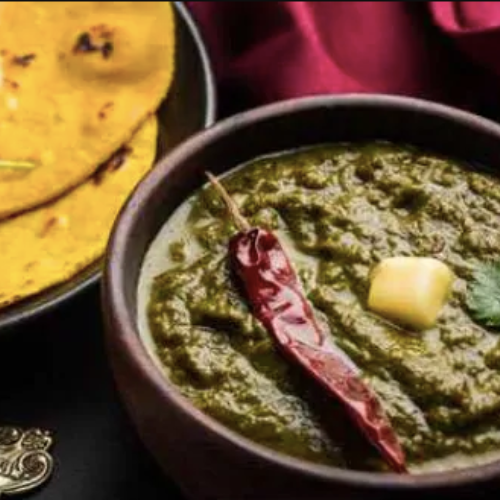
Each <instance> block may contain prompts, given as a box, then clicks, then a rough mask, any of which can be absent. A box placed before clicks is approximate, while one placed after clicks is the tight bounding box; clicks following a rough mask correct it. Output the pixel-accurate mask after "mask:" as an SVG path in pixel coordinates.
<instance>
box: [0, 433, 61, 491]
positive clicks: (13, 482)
mask: <svg viewBox="0 0 500 500" xmlns="http://www.w3.org/2000/svg"><path fill="white" fill-rule="evenodd" d="M51 446H52V436H51V434H50V433H49V432H47V431H42V430H40V429H28V430H23V429H20V428H18V427H0V497H2V496H3V495H15V494H18V493H24V492H27V491H30V490H32V489H33V488H36V487H38V486H40V485H42V484H43V483H44V482H45V481H47V480H48V479H49V477H50V476H51V474H52V470H53V468H54V461H53V459H52V457H51V455H50V454H49V453H48V450H49V448H50V447H51Z"/></svg>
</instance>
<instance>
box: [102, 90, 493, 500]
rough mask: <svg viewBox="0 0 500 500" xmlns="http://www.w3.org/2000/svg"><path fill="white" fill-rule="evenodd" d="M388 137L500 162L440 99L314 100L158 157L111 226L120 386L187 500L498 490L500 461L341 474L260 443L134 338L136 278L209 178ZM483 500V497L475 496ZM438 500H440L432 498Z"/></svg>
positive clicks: (238, 121)
mask: <svg viewBox="0 0 500 500" xmlns="http://www.w3.org/2000/svg"><path fill="white" fill-rule="evenodd" d="M373 139H386V140H390V141H395V142H404V143H411V144H414V145H416V146H421V147H423V148H427V149H430V150H433V151H435V152H441V153H444V154H448V155H452V156H454V157H458V158H461V159H464V160H470V161H473V162H478V163H482V164H485V165H489V166H491V167H493V168H499V167H500V126H498V125H496V124H495V123H493V122H490V121H487V120H485V119H482V118H479V117H477V116H474V115H471V114H467V113H464V112H461V111H458V110H456V109H452V108H448V107H444V106H440V105H437V104H433V103H429V102H424V101H419V100H414V99H406V98H400V97H389V96H376V95H365V96H345V97H315V98H307V99H299V100H293V101H288V102H282V103H278V104H274V105H271V106H266V107H263V108H260V109H256V110H253V111H250V112H246V113H243V114H240V115H237V116H234V117H232V118H229V119H226V120H224V121H222V122H220V123H219V124H217V125H215V126H214V127H212V128H210V129H208V130H206V131H204V132H202V133H199V134H197V135H196V136H194V137H193V138H191V139H190V140H188V141H187V142H185V143H184V144H182V145H181V146H179V147H178V148H176V149H175V151H173V152H172V153H171V154H169V155H168V156H167V157H166V158H164V159H163V160H162V161H161V162H160V164H159V165H158V167H157V168H156V169H155V170H154V171H153V172H151V174H149V175H148V176H147V177H146V178H145V180H144V181H143V182H142V183H141V184H140V185H139V187H138V188H137V189H136V191H135V192H134V194H133V196H132V197H131V199H130V200H129V202H128V203H127V205H126V206H125V207H124V210H123V211H122V213H121V216H120V217H119V220H118V223H117V225H116V226H115V230H114V233H113V235H112V238H111V241H110V245H109V248H108V252H107V260H106V265H105V277H104V289H103V306H104V311H105V317H106V322H107V343H108V347H109V355H110V358H111V361H112V366H113V369H114V373H115V375H116V380H117V382H118V386H119V388H120V390H121V393H122V395H123V398H124V401H125V403H126V406H127V408H128V410H129V412H130V415H131V416H132V419H133V420H134V422H135V424H136V425H137V428H138V430H139V433H140V435H141V436H142V438H143V440H144V442H145V443H146V445H147V446H148V447H149V449H150V450H151V451H152V452H153V454H154V455H155V456H156V458H157V459H158V461H159V463H160V464H161V465H162V466H163V467H164V469H165V471H166V472H167V473H168V474H169V475H170V476H171V477H172V478H174V479H175V480H176V481H177V482H178V483H179V485H180V486H181V488H182V489H183V491H184V492H185V494H186V495H187V496H188V498H191V499H193V500H195V499H196V500H202V499H203V500H208V499H214V500H215V499H217V500H239V499H252V500H331V499H336V500H339V499H343V498H349V499H351V498H356V499H363V500H368V499H372V500H373V499H388V498H403V496H402V495H404V498H405V499H409V498H412V499H413V498H415V499H416V498H419V499H420V500H421V499H422V498H423V496H422V495H425V494H431V493H433V494H436V495H439V498H440V499H443V498H447V499H448V498H450V499H451V498H455V499H456V498H462V497H470V496H472V495H474V496H475V497H477V496H478V493H477V491H478V488H479V490H480V491H481V494H485V493H486V491H487V490H488V488H489V489H491V490H494V489H495V488H496V487H498V486H500V463H499V462H497V463H492V464H490V465H487V466H481V467H476V468H473V469H467V470H463V471H458V472H450V473H439V474H433V475H431V474H428V475H422V476H410V475H408V476H398V475H395V474H377V473H368V472H357V471H348V470H340V469H337V468H333V467H327V466H320V465H314V464H311V463H308V462H305V461H301V460H298V459H295V458H291V457H288V456H285V455H283V454H280V453H278V452H274V451H272V450H270V449H267V448H265V447H262V446H260V445H258V444H255V443H253V442H251V441H249V440H247V439H245V438H243V437H241V436H240V435H238V434H236V433H234V432H232V431H231V430H229V429H228V428H226V427H224V426H222V425H220V424H219V423H217V422H216V421H215V420H213V419H212V418H210V417H208V416H207V415H205V414H203V413H201V412H200V411H199V410H197V409H196V408H195V407H194V406H193V405H192V404H190V402H188V401H187V400H185V399H184V398H183V397H181V395H180V394H179V392H178V391H177V390H176V389H175V387H174V386H173V385H172V384H170V383H169V382H168V380H166V378H165V377H164V376H163V375H162V373H161V372H160V370H159V369H158V368H157V365H156V364H155V362H153V360H152V357H150V355H149V354H148V352H147V351H146V349H145V347H144V344H143V343H142V341H141V338H140V337H139V333H138V326H137V321H136V313H137V310H136V309H137V306H136V303H137V293H136V288H137V281H138V277H139V272H140V266H141V262H142V261H143V258H144V255H145V252H146V251H147V249H148V246H149V244H150V243H151V241H152V239H153V238H154V237H155V235H156V234H157V232H158V230H159V228H160V227H161V226H162V224H163V223H164V222H165V221H166V220H167V219H168V218H169V216H170V214H171V213H172V212H173V210H174V209H175V208H176V207H177V206H178V205H179V204H180V203H182V202H183V201H184V200H185V199H186V197H188V196H189V195H191V194H192V193H193V191H194V190H195V189H197V188H199V187H200V186H201V185H202V184H204V183H205V177H204V171H205V170H211V171H212V172H214V173H221V172H224V171H225V170H227V169H230V168H232V167H233V166H235V165H237V164H240V163H242V162H245V161H247V160H250V159H252V158H254V157H256V156H259V155H263V154H266V153H270V152H276V151H281V150H286V149H290V148H296V147H298V146H304V145H312V144H315V143H322V142H336V141H358V140H373ZM479 496H480V495H479ZM435 498H438V496H436V497H435Z"/></svg>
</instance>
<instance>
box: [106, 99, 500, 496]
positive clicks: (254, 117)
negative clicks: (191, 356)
mask: <svg viewBox="0 0 500 500" xmlns="http://www.w3.org/2000/svg"><path fill="white" fill-rule="evenodd" d="M356 105H358V106H359V105H363V106H364V107H366V108H370V107H373V108H377V107H384V108H393V109H405V110H408V111H412V112H417V113H419V112H420V113H423V114H424V116H425V115H426V114H427V115H434V116H438V117H440V118H443V119H445V120H449V121H450V120H451V121H455V122H459V123H461V124H463V125H466V126H468V127H470V128H474V129H476V130H477V131H479V132H484V133H487V134H490V135H495V136H497V137H498V140H499V141H500V125H499V124H497V123H495V122H493V121H491V120H489V119H486V118H482V117H480V116H478V115H475V114H473V113H470V112H467V111H462V110H459V109H457V108H453V107H450V106H447V105H443V104H438V103H435V102H432V101H426V100H423V99H417V98H411V97H403V96H394V95H385V94H345V95H341V96H332V95H317V96H312V97H301V98H295V99H290V100H286V101H280V102H277V103H273V104H269V105H265V106H261V107H258V108H255V109H252V110H250V111H245V112H242V113H239V114H237V115H234V116H231V117H228V118H226V119H224V120H222V121H220V122H218V123H216V124H215V125H213V126H212V127H210V128H208V129H205V130H203V131H201V132H198V133H197V134H195V135H194V136H192V137H191V138H189V139H188V140H187V141H185V142H183V143H182V144H180V145H179V146H177V147H176V148H175V149H174V150H172V151H171V152H170V153H169V154H168V155H166V156H165V157H164V158H163V159H162V160H161V161H160V162H159V164H158V165H157V167H156V168H155V169H154V170H152V171H151V172H150V173H149V174H148V175H147V176H146V177H145V178H144V179H143V180H142V181H141V183H140V184H139V185H138V186H137V188H136V189H135V191H134V192H133V194H132V196H131V197H130V198H129V200H128V202H127V203H126V205H125V206H124V207H123V209H122V212H121V213H120V215H119V217H118V219H117V222H116V224H115V227H114V230H113V232H112V235H111V238H110V241H109V246H108V250H107V252H106V260H105V269H104V277H103V294H102V300H103V305H104V311H105V314H106V319H107V321H108V325H109V327H110V328H108V333H107V335H108V336H109V337H108V338H109V340H110V341H111V343H112V344H113V345H115V342H116V344H117V345H118V346H120V348H121V349H122V350H124V352H125V353H126V355H127V356H128V358H129V359H130V360H132V361H133V362H134V363H135V365H136V367H137V368H138V369H139V370H140V371H141V374H142V375H143V376H144V377H145V379H146V380H147V381H148V383H149V384H151V385H152V386H153V387H154V388H155V389H156V390H157V391H159V392H160V393H161V394H162V397H163V398H164V399H166V400H169V401H170V403H171V404H173V405H175V406H176V407H177V409H179V410H180V411H181V412H182V413H183V417H184V418H185V421H186V422H189V423H190V424H195V425H201V426H203V427H204V428H205V429H206V430H208V431H209V432H211V433H213V434H215V435H216V436H217V437H218V438H219V439H221V440H223V441H226V442H228V443H230V444H231V445H232V446H235V447H237V448H239V451H240V452H243V453H246V454H248V455H250V456H253V458H257V459H260V460H262V461H263V462H264V463H272V464H273V465H274V466H278V467H282V468H285V469H287V470H288V471H289V472H293V473H298V474H306V475H308V476H310V477H311V478H315V479H318V480H320V481H323V482H331V483H332V484H334V483H335V484H338V485H343V486H346V487H356V488H365V489H372V488H376V489H379V490H401V491H404V490H406V491H408V490H411V491H415V490H427V489H432V490H433V491H435V490H439V489H443V488H456V487H460V486H471V485H473V484H475V485H477V484H478V483H483V482H486V481H489V480H492V479H494V478H500V460H497V461H494V462H491V463H488V464H484V465H478V466H475V467H471V468H466V469H462V470H457V471H447V472H436V473H423V474H419V475H399V474H395V473H376V472H363V471H354V470H347V469H340V468H336V467H332V466H327V465H320V464H314V463H312V462H308V461H305V460H301V459H298V458H294V457H291V456H288V455H286V454H284V453H281V452H277V451H274V450H272V449H270V448H267V447H265V446H263V445H260V444H258V443H255V442H253V441H251V440H250V439H247V438H245V437H244V436H241V435H240V434H238V433H237V432H235V431H233V430H231V429H229V428H228V427H226V426H224V425H222V424H220V423H219V422H217V421H216V420H215V419H213V418H212V417H210V416H208V415H207V414H205V413H203V412H202V411H200V410H198V409H197V408H196V407H195V406H194V405H193V404H192V403H191V402H189V401H188V400H187V399H186V398H184V397H183V396H182V395H181V393H180V392H179V391H178V390H177V389H176V387H175V386H174V385H173V384H171V383H170V382H169V381H168V380H167V378H166V377H165V376H164V375H163V374H162V373H161V371H160V369H159V368H158V367H157V366H156V364H155V363H154V361H153V359H152V358H151V356H150V355H149V354H148V353H147V351H146V348H145V346H144V344H143V342H142V341H141V340H140V336H139V332H138V328H137V327H136V318H134V317H133V315H132V314H131V312H130V311H129V309H128V307H127V301H126V297H125V293H124V282H123V277H124V276H123V270H125V269H127V266H126V259H125V248H126V245H127V244H128V243H129V242H130V241H131V237H132V235H133V228H134V226H135V225H136V224H137V223H139V222H140V220H141V218H142V217H143V215H142V212H143V210H144V209H145V208H146V205H147V203H146V200H148V199H150V198H151V197H152V196H154V194H155V192H156V191H157V190H160V189H161V186H162V183H163V179H165V177H166V176H167V175H168V174H169V172H170V171H171V170H173V169H175V168H176V166H177V165H178V164H181V163H182V162H183V160H184V159H185V158H187V157H189V156H191V155H192V154H193V152H194V151H199V150H200V149H203V148H204V147H206V146H207V145H208V144H210V143H211V142H212V141H214V140H218V139H219V138H221V137H224V136H227V135H231V133H232V131H234V130H236V129H240V128H244V127H246V126H247V125H249V124H255V123H258V122H260V121H264V120H266V119H268V118H271V117H275V116H284V115H293V114H296V113H300V111H302V110H305V109H310V108H322V107H323V108H325V109H328V108H335V107H339V106H341V107H346V106H356Z"/></svg>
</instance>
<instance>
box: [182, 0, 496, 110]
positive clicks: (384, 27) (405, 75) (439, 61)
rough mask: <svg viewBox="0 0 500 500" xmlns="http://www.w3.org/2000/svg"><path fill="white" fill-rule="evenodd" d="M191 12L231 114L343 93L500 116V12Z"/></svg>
mask: <svg viewBox="0 0 500 500" xmlns="http://www.w3.org/2000/svg"><path fill="white" fill-rule="evenodd" d="M188 6H189V8H190V10H191V11H192V12H193V14H194V16H195V18H196V19H197V21H198V23H199V24H200V27H201V30H202V33H203V35H204V37H205V39H206V41H207V45H208V48H209V51H210V55H211V58H212V60H213V63H214V67H215V71H216V76H217V79H218V84H219V95H220V99H221V103H222V106H223V112H224V114H227V113H230V112H234V111H237V110H238V109H242V108H246V107H250V106H255V105H258V104H262V103H268V102H271V101H276V100H280V99H286V98H290V97H296V96H303V95H311V94H318V93H346V92H382V93H392V94H404V95H412V96H418V97H423V98H428V99H433V100H438V101H441V102H446V103H449V104H454V105H457V106H461V107H468V108H472V109H475V110H476V111H480V112H483V113H485V114H488V113H493V110H497V111H498V109H500V106H499V104H500V2H188ZM235 106H237V107H236V108H235ZM495 112H496V111H495Z"/></svg>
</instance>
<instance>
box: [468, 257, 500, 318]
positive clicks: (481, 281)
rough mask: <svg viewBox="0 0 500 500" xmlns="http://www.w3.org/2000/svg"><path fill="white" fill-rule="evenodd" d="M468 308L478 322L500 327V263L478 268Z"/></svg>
mask: <svg viewBox="0 0 500 500" xmlns="http://www.w3.org/2000/svg"><path fill="white" fill-rule="evenodd" d="M467 306H468V308H469V309H470V311H471V314H472V316H473V318H474V319H475V320H476V321H477V322H479V323H482V324H484V325H485V326H490V327H500V262H487V263H484V264H481V265H480V266H478V267H477V268H476V270H475V271H474V279H473V282H472V284H471V286H470V288H469V293H468V296H467Z"/></svg>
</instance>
